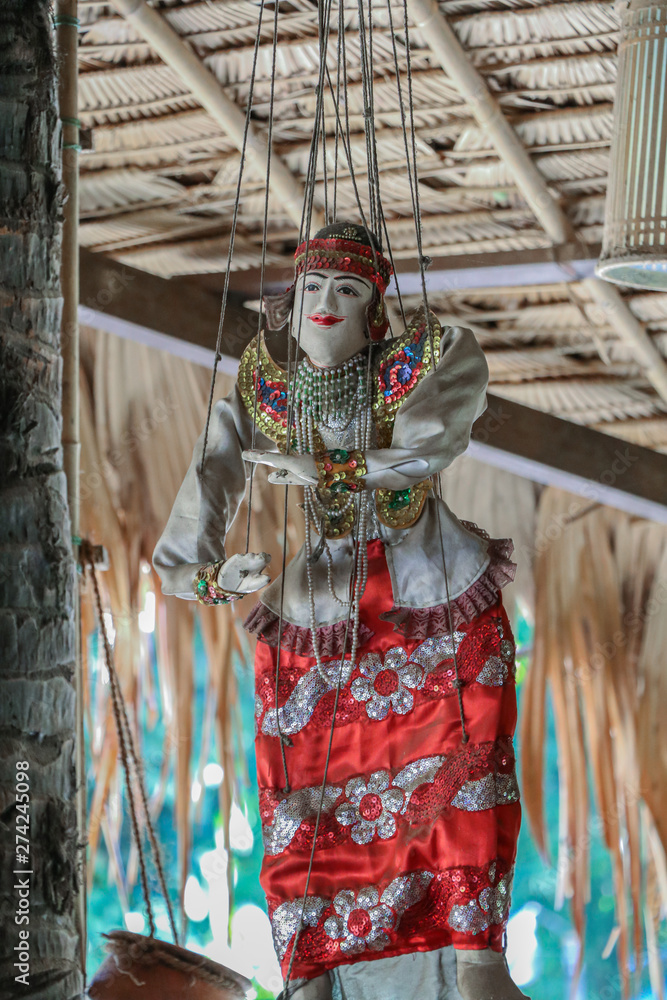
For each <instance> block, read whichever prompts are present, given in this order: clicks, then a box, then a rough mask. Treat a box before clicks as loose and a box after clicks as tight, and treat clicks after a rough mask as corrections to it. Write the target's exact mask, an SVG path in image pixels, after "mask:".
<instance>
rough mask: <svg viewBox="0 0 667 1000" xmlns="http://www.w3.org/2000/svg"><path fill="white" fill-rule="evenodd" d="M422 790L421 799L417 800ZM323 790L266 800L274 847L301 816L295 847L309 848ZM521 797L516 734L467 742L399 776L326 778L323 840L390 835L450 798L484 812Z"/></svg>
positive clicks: (427, 818)
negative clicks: (332, 780)
mask: <svg viewBox="0 0 667 1000" xmlns="http://www.w3.org/2000/svg"><path fill="white" fill-rule="evenodd" d="M471 775H473V776H472V777H471ZM418 790H419V793H418V800H415V802H413V796H414V794H415V792H417V791H418ZM321 795H322V789H321V786H319V785H317V786H312V787H306V788H301V789H296V790H294V791H292V792H290V793H289V794H287V795H285V796H282V795H278V796H276V797H275V798H273V799H267V800H265V805H264V806H263V807H262V817H263V826H262V831H263V837H264V848H265V851H266V853H267V854H268V855H271V856H275V855H278V854H281V853H282V852H283V851H285V850H287V849H288V848H290V846H291V845H292V843H293V841H294V838H295V836H296V834H297V832H299V831H300V829H301V825H302V824H303V823H306V826H305V827H304V828H303V829H302V830H301V834H300V840H299V842H298V844H297V845H296V850H300V851H303V850H310V847H311V845H312V837H313V835H314V827H315V818H316V816H317V811H318V808H319V803H320V797H321ZM519 799H520V795H519V787H518V784H517V779H516V773H515V769H514V751H513V748H512V740H511V738H509V737H502V738H501V739H499V740H497V741H495V742H488V743H480V744H469V745H467V746H466V747H464V748H460V749H459V750H457V751H455V752H452V753H449V754H436V755H434V756H432V757H420V758H418V759H417V760H413V761H411V762H410V763H409V764H406V766H405V767H403V768H401V769H400V770H398V771H397V772H395V773H394V774H393V777H392V772H391V771H390V770H389V769H381V770H377V771H374V772H373V773H372V774H371V775H370V776H368V775H354V776H353V777H351V778H349V779H347V781H346V783H345V785H344V787H341V786H340V785H334V784H331V785H326V786H325V789H324V798H323V802H322V823H321V825H320V828H319V829H320V836H321V837H322V845H321V846H323V847H334V846H335V845H336V844H337V843H340V842H341V841H342V840H343V839H345V836H346V835H347V831H348V830H349V835H350V838H351V839H352V841H353V842H354V843H356V844H359V845H364V844H370V843H372V841H373V840H375V839H376V838H377V839H379V840H389V839H391V838H392V837H393V836H395V835H396V833H397V832H398V826H399V823H401V822H403V823H407V824H408V825H413V824H416V825H423V824H431V823H434V822H435V821H436V819H437V817H438V816H439V815H440V813H441V812H442V811H443V810H444V809H446V808H447V807H448V806H451V807H452V808H454V809H461V810H464V811H465V812H480V811H482V810H484V809H494V808H495V807H496V806H503V805H510V804H512V803H515V802H518V801H519ZM332 814H333V815H332ZM325 820H326V822H325ZM336 824H338V826H337V827H336Z"/></svg>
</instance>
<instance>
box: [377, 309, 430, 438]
mask: <svg viewBox="0 0 667 1000" xmlns="http://www.w3.org/2000/svg"><path fill="white" fill-rule="evenodd" d="M441 336H442V330H441V328H440V323H439V321H438V318H437V316H436V315H435V314H434V313H432V312H431V311H430V310H429V312H428V322H427V319H426V313H425V311H424V308H423V307H420V308H419V309H418V310H417V312H416V313H415V314H414V316H413V317H412V319H411V320H410V323H409V325H408V328H407V330H406V331H405V333H404V334H403V335H402V336H401V337H396V338H395V339H394V340H391V341H390V342H389V343H388V344H387V345H386V346H385V347H383V349H382V351H381V353H380V355H379V357H378V359H377V361H376V383H375V385H376V394H375V400H374V402H373V409H374V411H375V420H376V424H377V429H378V434H379V438H380V440H379V444H380V447H387V446H388V445H389V444H390V443H391V431H392V428H393V424H394V417H395V416H396V411H397V410H398V409H399V407H400V406H401V404H402V403H403V402H404V401H405V397H406V396H407V395H408V394H409V393H410V392H412V390H413V389H414V388H415V386H416V385H418V384H419V382H421V381H422V379H423V378H424V377H425V376H426V375H427V374H428V373H429V371H431V370H432V369H433V368H435V366H436V365H437V363H438V361H439V360H440V338H441ZM432 355H435V356H434V357H433V356H432Z"/></svg>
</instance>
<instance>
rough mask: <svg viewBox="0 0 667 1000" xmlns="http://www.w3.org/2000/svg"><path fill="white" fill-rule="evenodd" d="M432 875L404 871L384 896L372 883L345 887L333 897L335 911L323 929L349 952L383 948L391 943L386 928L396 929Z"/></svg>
mask: <svg viewBox="0 0 667 1000" xmlns="http://www.w3.org/2000/svg"><path fill="white" fill-rule="evenodd" d="M432 879H433V873H432V872H427V871H420V872H411V873H410V874H409V875H401V876H399V877H398V878H396V879H394V880H393V882H390V884H389V885H388V886H387V888H386V889H385V890H384V892H383V893H382V896H380V892H379V889H378V888H377V887H376V886H372V885H370V886H366V887H365V888H363V889H360V890H359V891H358V892H354V891H353V890H352V889H343V890H342V891H341V892H339V893H338V894H337V895H336V897H335V899H334V901H333V908H334V914H333V915H332V916H330V917H329V918H328V919H327V920H325V922H324V930H325V932H326V934H327V935H328V936H329V937H330V938H332V939H334V940H337V941H339V942H340V950H341V951H342V952H344V953H345V954H346V955H359V954H361V952H363V951H366V949H370V950H371V951H383V950H384V949H385V948H386V947H387V945H388V944H389V934H388V933H387V931H389V930H395V929H396V928H397V926H398V923H399V921H400V918H401V916H402V915H403V913H405V911H406V910H407V909H409V908H410V907H411V906H414V905H415V903H418V902H420V900H422V899H423V898H424V896H425V895H426V892H427V891H428V887H429V885H430V884H431V880H432Z"/></svg>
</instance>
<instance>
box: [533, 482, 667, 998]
mask: <svg viewBox="0 0 667 1000" xmlns="http://www.w3.org/2000/svg"><path fill="white" fill-rule="evenodd" d="M535 587H536V594H537V600H536V618H535V645H534V652H533V662H532V665H531V668H530V670H529V672H528V677H527V680H526V687H525V693H524V703H523V712H522V719H521V732H522V747H523V754H522V770H523V798H524V806H525V809H526V812H527V814H528V818H529V820H530V823H531V826H532V827H533V829H534V831H535V835H536V838H537V841H538V843H539V845H540V846H541V849H542V851H543V852H544V853H545V854H546V852H547V850H548V846H549V843H548V834H547V830H546V827H545V824H544V808H543V807H544V803H543V775H542V768H543V741H544V731H545V727H544V723H545V699H546V692H547V690H548V691H549V693H550V696H551V698H552V702H553V708H554V716H555V721H556V736H557V740H558V746H559V776H560V782H561V808H560V821H561V822H560V828H561V836H560V838H559V844H558V853H559V857H558V891H559V896H560V898H561V899H564V898H567V897H569V898H570V899H571V902H572V909H573V916H574V922H575V926H576V928H577V931H578V932H579V934H580V935H583V932H584V912H585V911H584V908H585V904H586V901H587V898H588V891H589V890H588V857H589V845H590V822H591V815H590V805H589V795H588V782H589V774H590V781H591V784H592V787H593V790H594V793H595V798H596V804H597V811H598V815H599V817H600V821H601V826H602V834H603V838H604V841H605V843H606V846H607V848H608V850H609V852H610V855H611V862H612V874H613V880H614V896H615V905H616V917H617V924H618V938H617V949H618V960H619V966H620V970H621V976H622V984H623V995H624V996H625V997H627V996H629V990H630V982H629V971H628V970H629V967H630V964H629V955H630V951H631V950H632V951H633V952H634V958H635V963H639V965H641V960H642V948H643V934H642V927H643V926H645V931H646V934H647V939H648V941H649V943H650V941H651V940H652V935H653V936H654V935H655V905H656V892H657V891H658V882H657V879H656V877H655V874H656V867H655V862H654V861H653V860H652V859H651V858H650V856H649V855H648V854H647V852H643V851H642V837H647V836H649V835H650V832H651V831H652V830H653V829H655V830H656V831H657V836H658V838H659V839H657V840H656V839H655V838H654V841H653V843H654V845H655V847H656V849H657V857H658V860H659V863H660V864H662V863H664V848H665V844H666V839H667V822H666V821H667V797H666V796H665V792H664V789H665V787H666V786H665V774H661V772H660V767H661V765H662V762H664V761H666V760H667V736H666V735H665V730H664V726H663V727H659V724H658V714H659V709H658V708H657V706H658V705H659V704H660V700H659V699H660V697H661V695H660V689H661V685H662V686H664V685H663V681H662V679H660V680H658V675H657V673H656V672H655V671H658V673H660V676H661V678H662V674H664V671H662V652H661V651H662V649H663V648H664V642H665V638H666V636H665V634H664V620H665V616H664V615H661V614H660V613H659V612H660V609H661V606H662V605H661V599H660V595H661V594H662V604H664V603H666V602H667V530H666V529H665V528H664V526H662V525H657V524H652V523H651V522H647V521H642V520H638V519H632V518H631V517H630V516H629V515H626V514H622V513H620V512H619V511H613V510H610V509H609V508H604V507H594V508H591V507H590V506H588V507H586V501H585V500H583V499H582V498H576V497H573V496H571V495H570V494H566V493H563V492H561V491H558V490H555V489H551V488H550V489H547V490H545V491H544V493H543V495H542V498H541V502H540V506H539V514H538V523H537V534H536V560H535ZM649 691H650V694H648V695H647V692H649ZM664 769H665V768H664V767H663V770H664ZM641 803H643V806H642V808H640V804H641ZM642 831H643V832H642ZM647 865H648V869H647ZM647 871H648V873H649V876H650V877H651V883H650V884H651V892H650V893H649V896H648V897H647V900H650V908H651V914H652V916H651V920H652V921H653V922H652V923H651V926H650V927H649V926H646V925H644V904H643V902H642V885H643V884H645V881H646V876H647ZM651 872H652V873H653V874H652V875H651ZM660 890H661V891H663V895H662V904H663V906H664V904H665V902H667V896H665V895H664V890H667V886H665V885H664V884H663V885H662V886H661V887H660ZM651 964H652V969H651V976H652V980H653V979H654V978H655V976H656V974H657V973H656V970H657V969H658V967H659V958H658V957H657V956H656V955H655V953H654V954H653V956H652V959H651Z"/></svg>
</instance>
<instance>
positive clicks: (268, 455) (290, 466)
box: [243, 451, 319, 486]
mask: <svg viewBox="0 0 667 1000" xmlns="http://www.w3.org/2000/svg"><path fill="white" fill-rule="evenodd" d="M243 458H244V459H245V460H246V462H255V463H256V464H261V465H269V466H271V468H273V469H275V470H276V471H275V472H272V473H271V475H270V476H269V482H270V483H278V484H282V485H283V486H317V484H318V482H319V479H318V475H317V466H316V465H315V459H314V458H313V456H312V455H281V454H279V453H278V452H275V451H244V452H243Z"/></svg>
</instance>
